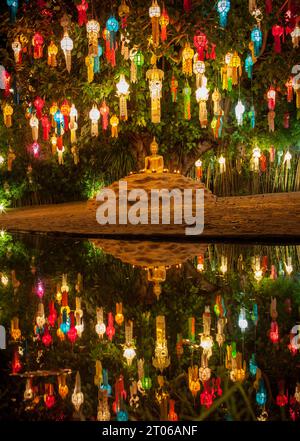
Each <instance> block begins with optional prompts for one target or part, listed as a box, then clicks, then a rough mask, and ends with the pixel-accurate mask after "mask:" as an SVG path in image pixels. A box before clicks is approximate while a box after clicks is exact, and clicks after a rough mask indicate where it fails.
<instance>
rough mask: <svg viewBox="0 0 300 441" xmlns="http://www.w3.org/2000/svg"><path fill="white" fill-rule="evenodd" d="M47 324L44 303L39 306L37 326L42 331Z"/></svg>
mask: <svg viewBox="0 0 300 441" xmlns="http://www.w3.org/2000/svg"><path fill="white" fill-rule="evenodd" d="M45 323H46V319H45V311H44V305H43V303H41V302H40V303H39V304H38V309H37V314H36V325H37V327H38V328H40V329H42V328H43V327H44V324H45Z"/></svg>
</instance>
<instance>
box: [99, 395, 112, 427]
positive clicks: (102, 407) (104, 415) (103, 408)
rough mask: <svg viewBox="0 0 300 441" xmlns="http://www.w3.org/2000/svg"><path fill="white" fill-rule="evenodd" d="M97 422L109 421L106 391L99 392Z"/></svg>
mask: <svg viewBox="0 0 300 441" xmlns="http://www.w3.org/2000/svg"><path fill="white" fill-rule="evenodd" d="M97 421H110V411H109V405H108V396H107V391H106V390H103V391H100V392H99V399H98V410H97Z"/></svg>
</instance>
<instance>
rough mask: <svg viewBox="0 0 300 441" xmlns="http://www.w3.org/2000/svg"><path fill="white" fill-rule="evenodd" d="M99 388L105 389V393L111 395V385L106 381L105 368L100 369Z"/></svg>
mask: <svg viewBox="0 0 300 441" xmlns="http://www.w3.org/2000/svg"><path fill="white" fill-rule="evenodd" d="M100 390H102V391H106V392H107V395H108V396H109V397H110V396H111V385H110V384H109V383H108V372H107V369H102V384H101V386H100Z"/></svg>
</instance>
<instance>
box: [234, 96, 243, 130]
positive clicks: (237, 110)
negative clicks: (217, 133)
mask: <svg viewBox="0 0 300 441" xmlns="http://www.w3.org/2000/svg"><path fill="white" fill-rule="evenodd" d="M244 112H245V106H244V104H243V103H242V101H241V100H238V102H237V105H236V106H235V117H236V120H237V124H238V126H241V125H243V115H244Z"/></svg>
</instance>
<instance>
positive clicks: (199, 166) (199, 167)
mask: <svg viewBox="0 0 300 441" xmlns="http://www.w3.org/2000/svg"><path fill="white" fill-rule="evenodd" d="M195 167H196V180H197V181H201V178H202V161H201V159H198V160H197V161H196V162H195ZM198 265H199V264H198ZM198 265H197V270H198V271H199V268H198Z"/></svg>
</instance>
